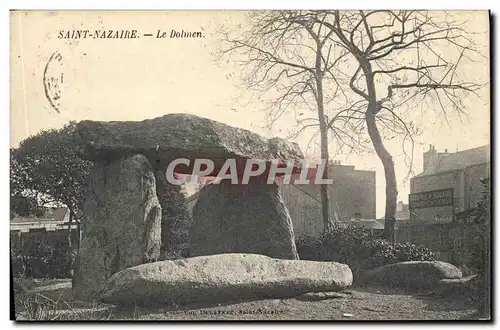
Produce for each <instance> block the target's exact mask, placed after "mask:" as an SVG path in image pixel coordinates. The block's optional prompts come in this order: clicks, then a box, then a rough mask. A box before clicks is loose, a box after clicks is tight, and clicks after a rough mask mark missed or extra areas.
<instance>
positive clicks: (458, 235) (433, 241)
mask: <svg viewBox="0 0 500 330" xmlns="http://www.w3.org/2000/svg"><path fill="white" fill-rule="evenodd" d="M479 235H484V227H483V226H482V225H478V224H464V223H443V224H426V225H421V224H418V225H408V226H401V227H399V228H396V232H395V240H396V242H398V243H405V242H411V243H414V244H422V245H425V246H426V247H428V248H429V249H431V250H433V251H435V252H437V256H438V260H441V261H446V262H450V263H452V264H454V265H457V266H461V265H468V266H470V265H473V264H474V262H475V261H477V260H475V259H476V256H475V255H474V253H475V252H474V249H475V248H476V247H477V245H478V237H479ZM485 248H486V247H485Z"/></svg>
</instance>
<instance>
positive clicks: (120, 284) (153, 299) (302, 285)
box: [100, 254, 352, 305]
mask: <svg viewBox="0 0 500 330" xmlns="http://www.w3.org/2000/svg"><path fill="white" fill-rule="evenodd" d="M351 284H352V272H351V269H350V268H349V267H348V266H347V265H344V264H340V263H336V262H319V261H305V260H282V259H273V258H269V257H266V256H262V255H255V254H220V255H213V256H203V257H195V258H188V259H180V260H167V261H159V262H155V263H149V264H143V265H139V266H135V267H132V268H129V269H125V270H122V271H120V272H118V273H116V274H114V275H113V276H112V277H111V278H110V279H109V280H108V281H107V282H106V284H105V287H104V289H103V291H102V292H101V295H100V300H101V301H103V302H107V303H117V304H126V305H129V304H138V305H155V304H174V303H175V304H188V303H194V302H212V303H213V302H228V301H241V300H252V299H265V298H281V297H294V296H297V295H300V294H302V293H306V292H311V291H339V290H343V289H345V288H347V287H349V286H350V285H351Z"/></svg>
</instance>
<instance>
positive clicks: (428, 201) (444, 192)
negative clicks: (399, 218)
mask: <svg viewBox="0 0 500 330" xmlns="http://www.w3.org/2000/svg"><path fill="white" fill-rule="evenodd" d="M439 206H454V205H453V188H449V189H438V190H431V191H424V192H419V193H414V194H410V196H409V209H410V210H414V209H423V208H428V207H439Z"/></svg>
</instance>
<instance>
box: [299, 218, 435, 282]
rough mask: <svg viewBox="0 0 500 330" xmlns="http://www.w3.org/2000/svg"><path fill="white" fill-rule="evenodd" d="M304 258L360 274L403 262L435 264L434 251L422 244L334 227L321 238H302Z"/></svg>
mask: <svg viewBox="0 0 500 330" xmlns="http://www.w3.org/2000/svg"><path fill="white" fill-rule="evenodd" d="M296 245H297V251H298V253H299V256H300V258H301V259H305V260H319V261H336V262H341V263H345V264H347V265H349V266H350V267H351V269H352V271H353V273H354V276H355V277H356V276H357V275H358V274H359V272H361V271H364V270H368V269H373V268H376V267H380V266H384V265H388V264H392V263H397V262H403V261H434V260H436V255H435V253H434V252H432V251H431V250H429V249H428V248H426V247H425V246H422V245H416V244H412V243H394V244H393V243H391V242H390V241H388V240H385V239H381V238H380V237H378V236H377V235H376V234H373V233H372V232H371V231H370V230H368V229H364V228H358V227H354V226H333V227H331V228H330V229H329V230H327V231H325V232H324V233H323V234H322V235H321V236H320V237H319V238H312V237H307V236H306V237H304V236H303V237H299V238H298V239H297V242H296Z"/></svg>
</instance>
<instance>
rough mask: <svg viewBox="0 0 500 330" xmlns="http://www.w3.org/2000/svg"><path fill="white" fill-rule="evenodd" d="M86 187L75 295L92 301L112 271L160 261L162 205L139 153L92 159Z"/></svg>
mask: <svg viewBox="0 0 500 330" xmlns="http://www.w3.org/2000/svg"><path fill="white" fill-rule="evenodd" d="M89 188H90V189H89V195H88V196H87V198H86V200H85V204H84V218H83V222H82V240H81V242H80V250H79V253H78V257H77V261H76V267H75V275H74V278H73V293H74V295H75V296H76V297H78V298H80V299H89V300H91V299H95V298H96V297H97V293H98V292H99V291H100V290H101V288H102V285H103V284H104V282H105V281H106V280H107V279H108V278H109V277H111V275H113V274H114V273H116V272H118V271H120V270H122V269H126V268H129V267H132V266H136V265H139V264H143V263H145V262H152V261H156V260H158V258H159V256H160V244H161V237H160V236H161V207H160V204H159V202H158V198H157V197H156V186H155V178H154V173H153V171H152V168H151V165H150V163H149V162H148V160H147V159H146V157H144V156H142V155H135V156H131V157H127V158H123V159H120V160H117V161H114V162H111V163H96V164H95V166H94V168H93V170H92V172H91V175H90V187H89Z"/></svg>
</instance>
